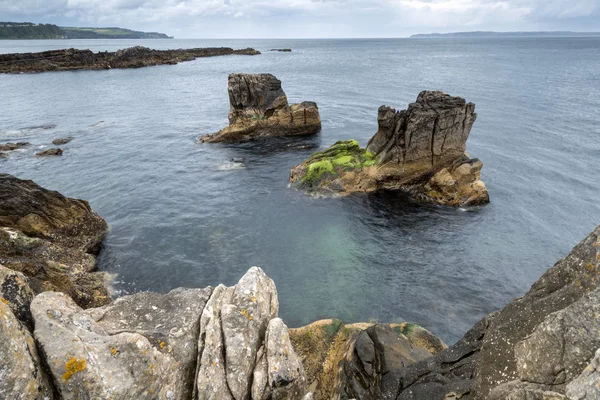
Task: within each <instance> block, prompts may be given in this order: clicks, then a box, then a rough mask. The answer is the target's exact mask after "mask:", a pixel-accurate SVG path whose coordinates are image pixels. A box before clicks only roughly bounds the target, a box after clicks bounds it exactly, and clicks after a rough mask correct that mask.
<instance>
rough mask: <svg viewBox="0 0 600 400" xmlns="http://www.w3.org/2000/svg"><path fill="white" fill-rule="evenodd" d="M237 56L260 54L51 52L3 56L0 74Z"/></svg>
mask: <svg viewBox="0 0 600 400" xmlns="http://www.w3.org/2000/svg"><path fill="white" fill-rule="evenodd" d="M234 54H239V55H256V54H260V52H259V51H257V50H254V49H250V48H248V49H242V50H234V49H231V48H227V47H220V48H196V49H178V50H153V49H149V48H147V47H142V46H135V47H130V48H127V49H123V50H119V51H116V52H99V53H94V52H92V51H91V50H78V49H63V50H49V51H44V52H40V53H13V54H0V73H21V72H49V71H74V70H101V69H111V68H141V67H149V66H153V65H164V64H169V65H172V64H177V63H180V62H183V61H192V60H195V59H196V58H202V57H215V56H227V55H234Z"/></svg>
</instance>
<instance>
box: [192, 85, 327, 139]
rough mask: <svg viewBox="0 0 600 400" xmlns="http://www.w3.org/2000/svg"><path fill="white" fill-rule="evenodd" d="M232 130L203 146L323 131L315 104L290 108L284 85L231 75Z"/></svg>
mask: <svg viewBox="0 0 600 400" xmlns="http://www.w3.org/2000/svg"><path fill="white" fill-rule="evenodd" d="M228 91H229V103H230V111H229V126H228V127H226V128H224V129H222V130H220V131H219V132H217V133H214V134H207V135H203V136H201V137H200V141H201V142H208V143H215V142H241V141H246V140H251V139H255V138H259V137H267V136H298V135H309V134H314V133H318V132H319V131H320V130H321V117H320V115H319V109H318V107H317V105H316V104H315V103H313V102H303V103H300V104H292V105H289V104H288V100H287V97H286V95H285V93H284V92H283V89H282V88H281V81H280V80H279V79H277V78H276V77H275V76H273V75H271V74H231V75H229V83H228Z"/></svg>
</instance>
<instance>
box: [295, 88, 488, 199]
mask: <svg viewBox="0 0 600 400" xmlns="http://www.w3.org/2000/svg"><path fill="white" fill-rule="evenodd" d="M476 116H477V115H476V114H475V105H474V104H472V103H467V102H466V101H465V100H464V99H462V98H460V97H452V96H449V95H447V94H445V93H442V92H428V91H424V92H421V93H420V94H419V96H418V98H417V101H416V102H415V103H412V104H410V105H409V106H408V109H407V110H402V111H396V110H394V109H393V108H390V107H386V106H382V107H380V108H379V114H378V124H379V130H378V131H377V133H376V134H375V136H373V138H372V139H371V140H370V141H369V143H368V145H367V148H366V149H361V148H360V147H359V146H358V143H357V142H356V141H353V140H351V141H346V142H338V143H336V144H334V145H333V146H332V147H331V148H329V149H327V150H325V151H323V152H320V153H316V154H314V155H313V156H311V157H310V158H309V159H307V160H306V161H304V162H303V163H302V164H300V165H298V166H296V167H294V168H292V170H291V172H290V182H292V183H294V184H295V185H296V186H298V187H301V188H304V189H307V190H318V191H329V192H336V193H352V192H373V191H377V190H397V189H400V190H404V191H407V192H408V193H410V194H412V195H413V196H414V197H415V198H418V199H422V200H427V201H433V202H436V203H440V204H447V205H452V206H468V205H480V204H485V203H488V202H489V195H488V192H487V189H486V187H485V184H484V183H483V182H482V181H481V180H480V179H479V178H480V171H481V168H482V166H483V164H482V163H481V161H479V160H478V159H471V158H469V156H467V154H466V153H465V150H466V142H467V139H468V137H469V134H470V132H471V127H472V126H473V123H474V122H475V119H476Z"/></svg>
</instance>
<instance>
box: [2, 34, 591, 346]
mask: <svg viewBox="0 0 600 400" xmlns="http://www.w3.org/2000/svg"><path fill="white" fill-rule="evenodd" d="M136 45H142V46H147V47H151V48H155V49H173V48H192V47H221V46H227V47H233V48H246V47H253V48H255V49H257V50H260V51H261V52H262V54H261V55H258V56H225V57H215V58H202V59H197V60H195V61H191V62H184V63H180V64H178V65H168V66H155V67H148V68H142V69H124V70H118V69H113V70H103V71H76V72H49V73H42V74H18V75H0V99H1V101H0V104H1V106H0V143H4V142H15V141H27V142H30V143H31V146H29V147H28V148H25V149H23V150H19V151H16V152H13V153H12V154H11V155H10V156H9V157H8V158H6V159H0V172H2V173H9V174H12V175H15V176H17V177H19V178H22V179H32V180H34V181H35V182H37V183H38V184H40V185H42V186H44V187H46V188H48V189H53V190H58V191H59V192H61V193H63V194H64V195H67V196H70V197H76V198H81V199H86V200H88V201H89V202H90V204H91V205H92V207H93V208H94V209H95V210H96V211H97V212H98V213H99V214H100V215H101V216H103V217H104V218H105V219H106V221H107V222H108V224H109V225H110V231H109V233H108V235H107V237H106V240H105V242H104V246H103V249H102V252H101V254H100V256H99V269H100V270H101V271H106V272H108V273H110V274H111V276H112V277H113V282H112V290H113V293H114V295H115V296H122V295H126V294H130V293H135V292H139V291H147V290H151V291H158V292H164V293H166V292H168V291H170V290H171V289H174V288H177V287H181V286H183V287H205V286H208V285H211V286H216V285H218V284H220V283H223V284H226V285H233V284H235V283H236V282H237V281H238V280H239V278H240V277H241V276H242V275H243V274H244V273H245V272H246V271H247V270H248V268H250V267H252V266H255V265H256V266H260V267H262V268H263V269H264V270H265V271H266V273H267V274H268V275H269V276H270V277H271V278H272V279H273V280H274V281H275V283H276V285H277V289H278V293H279V302H280V312H279V314H280V316H281V317H282V318H283V320H284V321H285V322H286V323H287V325H288V326H290V327H298V326H302V325H305V324H308V323H310V322H312V321H315V320H318V319H323V318H339V319H341V320H342V321H344V322H347V323H351V322H359V321H361V322H376V321H377V322H382V323H392V322H403V321H409V322H413V323H417V324H420V325H422V326H424V327H425V328H427V329H429V330H430V331H432V332H433V333H435V334H437V335H439V336H440V337H441V338H442V339H443V340H444V341H446V342H447V343H449V344H451V343H453V342H455V341H456V340H458V339H459V338H460V337H461V336H462V335H463V334H464V333H465V332H466V331H467V330H468V329H469V328H470V327H471V326H472V325H473V324H474V323H475V322H477V321H478V320H479V319H481V318H482V317H483V316H484V315H485V314H487V313H489V312H492V311H494V310H497V309H500V308H502V307H503V306H504V305H506V304H507V303H508V302H510V301H511V300H512V299H514V298H515V297H518V296H521V295H523V294H524V293H525V292H526V291H527V290H528V289H529V287H530V286H531V284H532V283H533V282H535V281H536V280H537V279H538V278H539V277H540V276H541V275H542V274H543V273H544V272H545V271H546V270H547V269H548V268H550V267H551V266H552V265H553V264H554V263H555V262H556V261H557V260H559V259H560V258H562V257H564V256H566V255H567V254H568V253H569V251H570V249H571V248H572V247H573V246H574V245H575V244H577V243H578V242H579V241H581V240H582V239H583V238H584V237H585V236H586V235H587V234H588V233H590V232H591V231H592V230H593V229H594V228H595V227H596V226H597V225H598V224H600V38H598V37H595V38H594V37H549V38H546V37H544V38H518V37H517V38H512V37H511V38H474V39H472V38H471V39H470V38H433V39H422V38H419V39H416V38H413V39H364V40H359V39H352V40H350V39H349V40H337V39H336V40H327V39H322V40H176V39H175V40H68V41H67V40H44V41H0V53H13V52H36V51H44V50H50V49H60V48H68V47H74V48H80V49H91V50H93V51H115V50H118V49H122V48H126V47H131V46H136ZM273 48H291V49H292V50H293V51H292V52H291V53H280V52H271V51H269V50H270V49H273ZM234 72H235V73H259V72H268V73H272V74H274V75H275V76H277V77H278V78H279V79H280V80H281V81H282V84H283V89H284V90H285V92H286V94H287V96H288V99H289V100H290V102H301V101H315V102H317V104H318V106H319V109H320V112H321V117H322V122H323V130H322V132H321V133H320V134H318V135H316V136H313V137H305V138H284V139H281V138H274V139H268V140H259V141H254V142H249V143H244V144H233V145H231V144H230V145H224V144H201V143H198V141H197V138H198V137H199V136H200V135H202V134H205V133H212V132H216V131H217V130H219V129H220V128H222V127H224V126H226V125H227V123H228V121H227V113H228V111H229V101H228V94H227V76H228V74H230V73H234ZM422 90H442V91H445V92H447V93H449V94H451V95H454V96H461V97H464V98H465V99H467V101H470V102H473V103H475V105H476V112H477V114H478V117H477V121H476V122H475V125H474V127H473V130H472V132H471V136H470V138H469V141H468V143H467V151H468V153H469V154H470V155H471V157H477V158H479V159H481V160H482V162H483V164H484V167H483V171H482V179H483V180H484V181H485V183H486V185H487V187H488V189H489V193H490V197H491V203H490V204H489V205H486V206H483V207H477V208H467V209H462V208H450V207H442V206H436V205H432V204H419V203H414V202H412V201H410V199H408V198H407V197H406V196H405V195H404V194H402V193H398V192H389V193H377V194H355V195H349V196H343V197H315V196H309V195H307V194H306V193H304V192H302V191H298V190H296V189H294V188H291V187H289V185H288V178H289V170H290V168H291V167H293V166H294V165H297V164H299V163H300V162H302V161H303V160H304V159H306V158H307V157H308V156H309V155H310V154H311V153H312V152H314V151H316V150H317V149H323V148H326V147H327V146H330V145H331V144H333V143H334V142H336V141H338V140H347V139H356V140H358V141H359V143H360V144H361V145H363V146H364V145H366V143H367V141H368V140H369V138H370V137H371V136H373V134H375V132H376V131H377V109H378V107H379V106H381V105H389V106H392V107H395V108H397V109H402V108H405V107H406V106H407V105H408V104H409V103H410V102H412V101H415V99H416V98H417V95H418V94H419V92H421V91H422ZM66 136H72V137H73V140H72V141H71V142H70V143H68V144H67V145H64V146H62V148H63V150H64V154H63V155H62V156H61V157H47V158H36V157H34V153H35V152H37V151H40V150H42V149H45V148H48V147H52V145H51V142H52V140H53V139H56V138H61V137H66ZM306 145H308V146H311V145H312V146H314V147H315V148H314V149H312V150H311V149H306V148H304V146H306ZM234 158H235V159H238V158H243V165H241V164H240V163H236V162H232V159H234ZM238 161H239V160H238Z"/></svg>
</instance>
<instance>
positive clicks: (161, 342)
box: [158, 340, 167, 349]
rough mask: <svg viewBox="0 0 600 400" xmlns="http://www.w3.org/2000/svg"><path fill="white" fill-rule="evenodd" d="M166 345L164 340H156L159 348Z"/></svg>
mask: <svg viewBox="0 0 600 400" xmlns="http://www.w3.org/2000/svg"><path fill="white" fill-rule="evenodd" d="M166 345H167V344H166V343H165V342H163V341H162V340H160V341H159V342H158V347H160V348H161V349H164V348H165V346H166Z"/></svg>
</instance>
